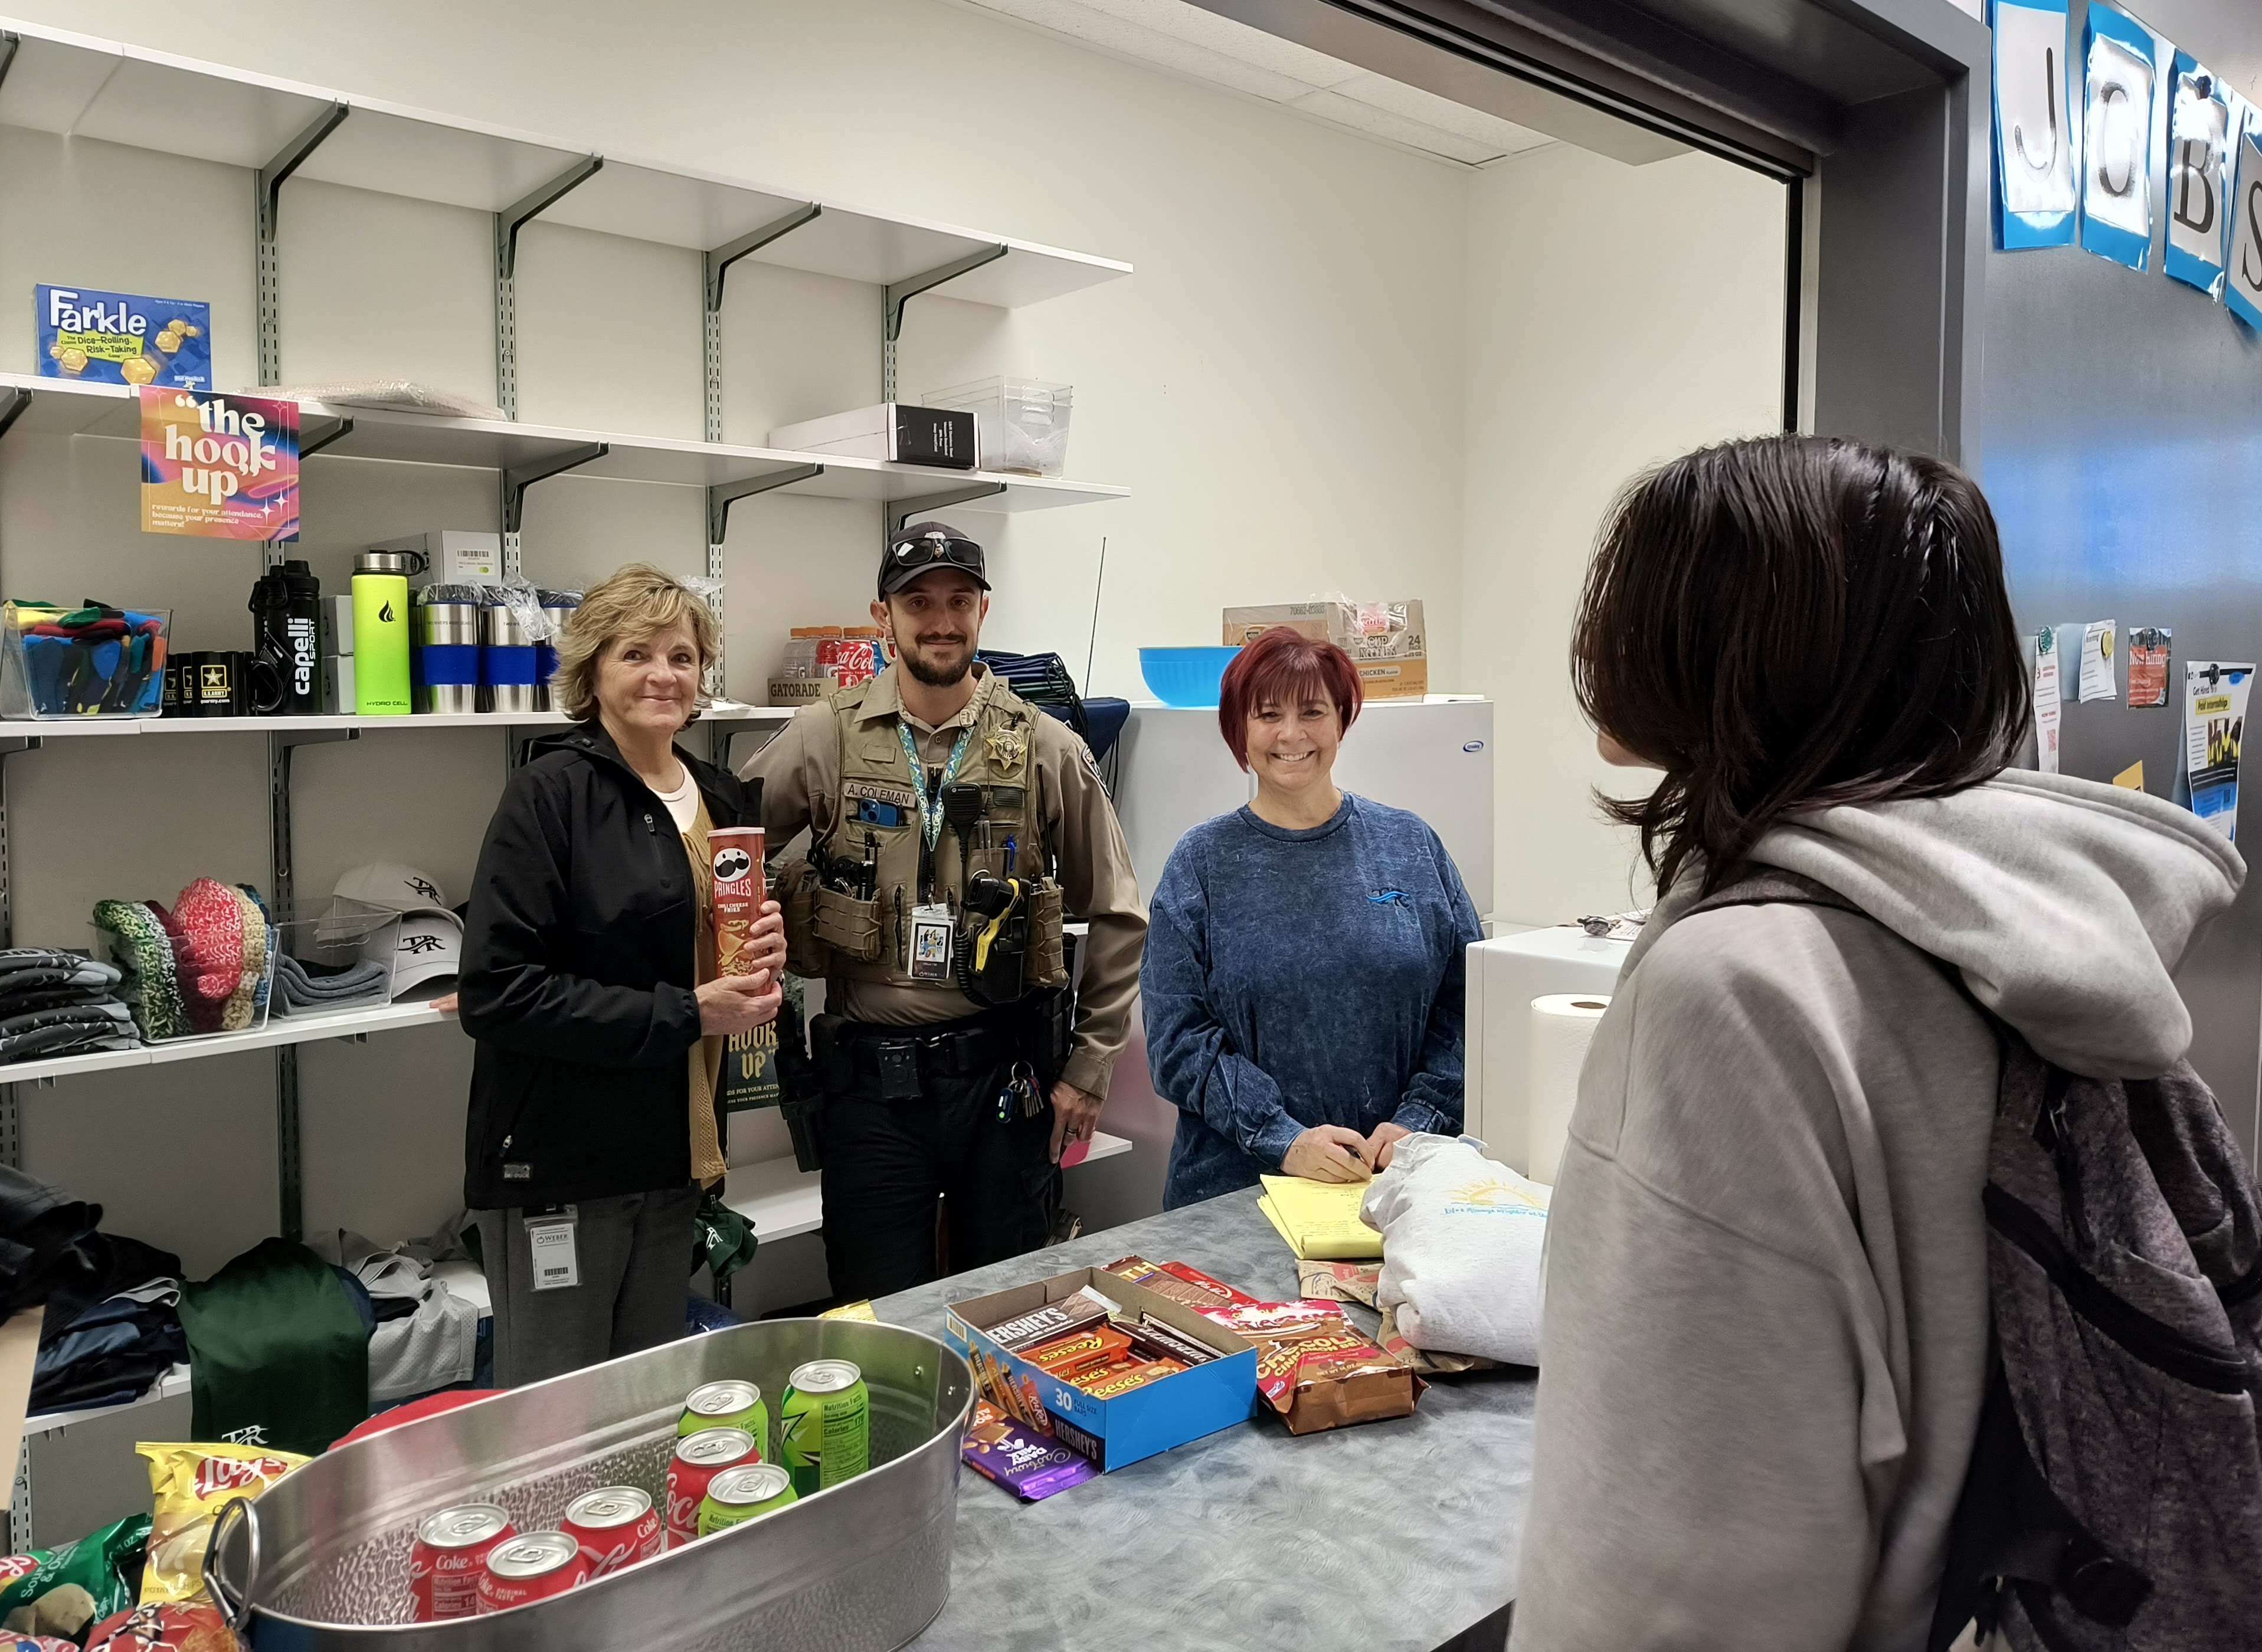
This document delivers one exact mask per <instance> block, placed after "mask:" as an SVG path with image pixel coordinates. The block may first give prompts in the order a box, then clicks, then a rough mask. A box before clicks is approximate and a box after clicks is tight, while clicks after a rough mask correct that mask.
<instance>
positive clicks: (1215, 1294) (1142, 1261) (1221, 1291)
mask: <svg viewBox="0 0 2262 1652" xmlns="http://www.w3.org/2000/svg"><path fill="white" fill-rule="evenodd" d="M1100 1271H1101V1272H1103V1273H1108V1274H1113V1275H1115V1276H1116V1277H1117V1278H1118V1279H1127V1280H1129V1281H1130V1282H1132V1283H1133V1284H1135V1285H1139V1286H1142V1287H1144V1288H1145V1289H1149V1290H1151V1291H1153V1292H1154V1293H1155V1294H1156V1296H1165V1297H1168V1298H1169V1299H1170V1300H1171V1301H1172V1302H1182V1303H1184V1304H1185V1305H1186V1306H1187V1307H1189V1308H1199V1309H1210V1308H1228V1307H1234V1306H1237V1305H1239V1304H1243V1303H1247V1302H1251V1301H1254V1300H1255V1298H1253V1297H1250V1296H1243V1294H1242V1293H1241V1292H1239V1291H1237V1290H1235V1289H1234V1288H1233V1287H1232V1286H1230V1285H1228V1284H1223V1283H1221V1282H1219V1281H1217V1280H1214V1279H1212V1278H1211V1277H1210V1276H1209V1275H1207V1274H1205V1273H1201V1272H1199V1271H1198V1270H1196V1269H1194V1268H1188V1267H1187V1266H1186V1265H1185V1263H1184V1262H1150V1261H1148V1260H1147V1259H1146V1258H1145V1257H1143V1256H1125V1257H1120V1258H1119V1259H1117V1260H1116V1261H1112V1262H1110V1263H1108V1264H1107V1266H1106V1268H1102V1269H1101V1270H1100Z"/></svg>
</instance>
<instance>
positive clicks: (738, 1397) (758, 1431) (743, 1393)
mask: <svg viewBox="0 0 2262 1652" xmlns="http://www.w3.org/2000/svg"><path fill="white" fill-rule="evenodd" d="M708 1428H743V1429H745V1430H746V1432H747V1433H750V1434H752V1435H753V1437H754V1452H755V1454H756V1455H757V1456H762V1455H767V1453H768V1449H769V1439H770V1408H769V1407H768V1406H767V1405H765V1404H762V1390H760V1389H759V1388H757V1387H755V1386H754V1384H753V1383H741V1382H737V1381H726V1382H721V1383H702V1384H700V1386H698V1387H697V1388H695V1389H693V1390H691V1393H690V1395H689V1396H688V1397H687V1398H686V1399H685V1400H684V1402H683V1416H682V1417H681V1419H680V1420H678V1422H677V1423H676V1425H675V1433H676V1438H678V1439H679V1440H688V1439H689V1438H690V1437H691V1436H692V1435H694V1434H695V1433H699V1432H700V1431H702V1429H708Z"/></svg>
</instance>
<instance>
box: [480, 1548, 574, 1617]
mask: <svg viewBox="0 0 2262 1652" xmlns="http://www.w3.org/2000/svg"><path fill="white" fill-rule="evenodd" d="M588 1581H589V1562H588V1557H587V1555H583V1554H582V1553H581V1545H580V1542H579V1541H576V1540H575V1539H573V1538H571V1537H568V1536H567V1535H566V1533H563V1532H529V1533H526V1535H525V1536H523V1537H514V1538H509V1539H507V1540H506V1541H503V1542H501V1543H498V1544H496V1545H495V1546H494V1548H493V1549H491V1550H490V1551H489V1552H488V1554H487V1569H486V1570H485V1571H484V1572H482V1573H480V1574H479V1611H480V1612H481V1613H483V1614H484V1613H486V1612H508V1611H509V1610H510V1609H511V1608H512V1607H513V1606H522V1605H526V1604H527V1603H528V1602H529V1601H534V1600H548V1599H551V1598H552V1597H554V1596H558V1595H562V1594H564V1593H565V1592H566V1591H567V1590H569V1589H578V1588H580V1586H581V1585H582V1584H586V1583H587V1582H588Z"/></svg>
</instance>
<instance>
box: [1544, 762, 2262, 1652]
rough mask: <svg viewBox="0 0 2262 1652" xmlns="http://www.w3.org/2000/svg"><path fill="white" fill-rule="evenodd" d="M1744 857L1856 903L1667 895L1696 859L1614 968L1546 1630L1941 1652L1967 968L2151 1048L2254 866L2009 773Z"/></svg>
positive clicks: (1958, 1326) (2038, 1010)
mask: <svg viewBox="0 0 2262 1652" xmlns="http://www.w3.org/2000/svg"><path fill="white" fill-rule="evenodd" d="M1753 858H1754V859H1755V860H1757V861H1760V862H1761V863H1762V864H1764V865H1767V866H1777V867H1781V868H1783V869H1784V870H1786V871H1790V872H1794V873H1799V874H1801V875H1803V876H1805V877H1807V878H1811V879H1812V880H1815V881H1816V882H1818V883H1820V884H1822V885H1824V886H1825V887H1827V888H1829V889H1831V890H1833V891H1834V892H1835V893H1837V894H1839V895H1841V896H1842V897H1844V898H1845V899H1846V900H1847V901H1850V902H1852V903H1853V904H1854V905H1855V906H1856V907H1858V908H1860V909H1861V910H1860V912H1849V911H1847V910H1844V909H1841V908H1836V907H1827V906H1819V905H1805V904H1776V905H1758V906H1740V907H1727V908H1718V909H1712V910H1710V911H1705V912H1701V913H1697V914H1696V915H1695V916H1690V917H1689V918H1687V919H1686V920H1685V921H1676V920H1677V919H1678V918H1679V917H1680V915H1681V914H1682V913H1684V912H1686V911H1687V910H1688V909H1689V907H1690V906H1691V905H1693V904H1695V895H1694V892H1693V890H1691V889H1690V888H1689V887H1686V886H1683V887H1681V888H1678V889H1676V890H1675V891H1674V892H1673V893H1672V894H1669V895H1668V896H1667V897H1666V898H1665V899H1664V900H1662V901H1660V903H1659V905H1658V909H1657V910H1656V912H1655V913H1654V914H1653V916H1652V917H1651V919H1650V922H1649V924H1648V926H1647V928H1646V931H1645V932H1644V934H1643V936H1642V938H1641V940H1640V941H1639V943H1638V944H1637V945H1635V947H1634V949H1633V952H1632V956H1631V957H1630V958H1629V959H1628V960H1627V964H1626V968H1625V972H1624V975H1623V976H1622V977H1621V979H1620V982H1619V986H1618V990H1617V995H1616V996H1615V997H1614V998H1613V1000H1612V1001H1611V1004H1610V1013H1609V1014H1608V1015H1606V1016H1604V1017H1603V1022H1602V1024H1601V1026H1600V1027H1599V1028H1598V1029H1597V1030H1596V1035H1595V1042H1594V1046H1593V1049H1592V1051H1591V1052H1590V1053H1589V1054H1588V1058H1587V1064H1586V1068H1585V1071H1584V1073H1583V1074H1582V1076H1581V1081H1580V1086H1579V1104H1578V1108H1577V1110H1576V1112H1575V1114H1574V1117H1573V1119H1572V1123H1571V1137H1570V1145H1569V1146H1568V1147H1567V1149H1566V1151H1565V1153H1564V1158H1563V1169H1562V1174H1561V1178H1560V1182H1559V1183H1558V1185H1557V1188H1556V1192H1555V1198H1554V1203H1553V1209H1552V1215H1551V1217H1550V1218H1549V1229H1550V1232H1549V1235H1548V1261H1547V1278H1546V1303H1545V1319H1544V1323H1543V1326H1542V1331H1541V1344H1540V1347H1541V1358H1540V1380H1539V1400H1538V1439H1537V1443H1536V1448H1535V1449H1536V1456H1535V1463H1534V1468H1533V1485H1532V1496H1531V1512H1530V1515H1529V1518H1528V1519H1527V1521H1526V1523H1525V1526H1524V1555H1523V1569H1522V1577H1521V1581H1520V1584H1519V1587H1518V1591H1517V1600H1516V1622H1515V1636H1514V1641H1513V1644H1514V1645H1515V1646H1516V1648H1524V1649H1526V1652H1651V1649H1655V1652H1665V1649H1666V1648H1675V1649H1676V1652H1678V1649H1681V1648H1686V1649H1687V1652H1716V1649H1718V1648H1731V1647H1733V1648H1736V1649H1737V1652H1835V1649H1836V1648H1855V1649H1857V1652H1919V1649H1920V1648H1922V1646H1923V1644H1924V1639H1925V1634H1926V1631H1927V1627H1929V1623H1930V1619H1931V1613H1932V1605H1933V1598H1934V1594H1935V1593H1936V1592H1937V1589H1938V1584H1939V1576H1940V1570H1941V1563H1942V1559H1943V1555H1944V1553H1945V1544H1946V1541H1947V1534H1948V1527H1949V1520H1950V1518H1951V1516H1952V1515H1953V1513H1954V1510H1955V1505H1956V1494H1957V1492H1958V1491H1959V1490H1961V1488H1962V1485H1963V1472H1964V1469H1965V1465H1966V1462H1967V1460H1968V1459H1969V1457H1970V1447H1971V1440H1972V1437H1973V1433H1974V1431H1975V1430H1976V1428H1977V1422H1978V1413H1979V1402H1980V1398H1981V1390H1982V1387H1983V1382H1984V1376H1985V1359H1986V1350H1987V1327H1988V1320H1987V1259H1986V1243H1985V1223H1984V1219H1983V1217H1982V1216H1981V1212H1980V1203H1979V1189H1980V1187H1981V1185H1982V1184H1983V1183H1984V1182H1985V1177H1986V1160H1987V1140H1988V1134H1989V1129H1990V1126H1991V1124H1992V1115H1993V1111H1994V1106H1995V1087H1996V1080H1997V1068H1998V1059H1997V1055H1996V1047H1995V1040H1994V1035H1993V1033H1992V1031H1991V1030H1990V1027H1989V1024H1988V1023H1987V1021H1986V1019H1985V1017H1984V1016H1981V1015H1980V1014H1979V1013H1978V1012H1977V1010H1976V1009H1974V1008H1973V1007H1972V1004H1971V1002H1970V1001H1969V1000H1967V999H1966V998H1965V997H1964V996H1963V994H1962V993H1960V992H1958V990H1957V989H1956V986H1955V984H1954V983H1953V982H1952V981H1951V980H1950V978H1949V973H1948V970H1953V971H1954V972H1955V973H1956V975H1957V976H1959V977H1960V978H1961V980H1962V983H1963V988H1964V989H1965V990H1967V991H1969V993H1970V995H1971V997H1972V998H1974V999H1977V1001H1978V1002H1980V1003H1982V1004H1985V1005H1986V1006H1987V1007H1988V1009H1990V1010H1992V1012H1993V1013H1994V1014H1995V1015H1997V1016H2000V1017H2001V1018H2002V1019H2003V1020H2004V1021H2006V1022H2007V1023H2009V1024H2011V1025H2012V1026H2013V1027H2015V1028H2017V1029H2018V1031H2020V1032H2021V1034H2023V1035H2024V1036H2025V1038H2027V1040H2028V1043H2030V1044H2031V1045H2034V1047H2035V1050H2036V1051H2037V1052H2039V1053H2041V1054H2042V1055H2043V1056H2045V1057H2047V1058H2048V1059H2050V1060H2052V1061H2055V1062H2057V1063H2058V1064H2060V1065H2061V1066H2064V1067H2068V1068H2071V1069H2072V1070H2074V1071H2076V1072H2079V1073H2085V1074H2099V1075H2106V1074H2110V1075H2117V1076H2123V1077H2139V1076H2149V1075H2150V1074H2156V1073H2158V1072H2159V1071H2161V1070H2162V1069H2163V1068H2165V1067H2168V1066H2170V1065H2171V1064H2172V1063H2173V1062H2174V1060H2175V1059H2177V1058H2178V1057H2179V1056H2180V1055H2182V1054H2183V1052H2184V1050H2185V1047H2186V1045H2188V1044H2189V1042H2190V1040H2191V1018H2190V1016H2189V1015H2188V1014H2187V1013H2186V1010H2185V1009H2184V1005H2183V1002H2182V1000H2181V999H2180V998H2179V996H2178V995H2177V993H2176V989H2175V986H2174V983H2173V982H2172V980H2171V979H2170V977H2171V975H2172V972H2173V971H2174V969H2175V967H2176V966H2177V965H2178V963H2179V961H2180V960H2181V959H2183V957H2184V955H2185V954H2186V952H2187V951H2188V950H2189V948H2190V946H2191V944H2192V942H2193V940H2194V937H2195V936H2196V934H2197V932H2198V931H2199V930H2200V929H2201V926H2202V925H2203V924H2205V923H2207V921H2208V919H2210V918H2212V917H2213V916H2215V914H2216V913H2218V912H2220V911H2222V909H2224V908H2225V907H2227V906H2228V905H2230V901H2231V898H2232V896H2233V895H2235V894H2237V891H2238V887H2239V885H2240V883H2241V882H2243V881H2244V878H2245V865H2244V862H2243V861H2242V860H2241V859H2240V858H2239V856H2238V853H2237V851H2236V850H2234V849H2233V848H2232V847H2231V846H2230V844H2227V843H2225V842H2224V841H2222V838H2220V837H2217V836H2216V835H2215V833H2213V832H2212V831H2210V830H2208V829H2207V828H2205V827H2203V826H2201V824H2200V823H2199V822H2198V821H2197V820H2196V819H2194V817H2193V816H2192V815H2190V814H2189V813H2187V812H2186V811H2185V810H2183V809H2180V808H2176V807H2174V806H2173V805H2172V804H2168V803H2165V802H2162V801H2159V800H2158V799H2156V798H2152V797H2148V796H2146V795H2144V794H2142V793H2137V792H2129V791H2122V790H2116V789H2115V788H2114V787H2111V786H2099V785H2096V784H2093V783H2091V782H2088V781H2083V780H2075V779H2064V778H2062V777H2058V776H2054V775H2037V774H2031V773H2027V772H2020V771H2010V772H2005V773H2004V774H2002V775H2001V776H1999V778H1998V779H1994V780H1992V781H1990V782H1989V783H1987V784H1986V785H1984V786H1975V787H1973V788H1971V789H1970V790H1969V791H1965V792H1962V793H1959V794H1956V796H1953V797H1949V798H1940V799H1933V800H1927V801H1920V802H1907V803H1894V804H1886V805H1882V806H1878V807H1874V808H1839V809H1830V810H1825V811H1821V812H1819V813H1817V814H1814V815H1807V816H1805V817H1802V819H1801V820H1800V821H1799V822H1798V823H1797V824H1796V825H1790V826H1785V827H1783V828H1782V829H1780V830H1776V831H1775V832H1772V833H1770V834H1769V836H1768V837H1767V838H1766V839H1765V840H1764V841H1762V843H1761V844H1760V846H1759V848H1758V850H1757V851H1755V852H1754V857H1753ZM1862 914H1867V916H1862ZM1873 920H1874V921H1873ZM1943 965H1944V966H1947V969H1943V967H1942V966H1943Z"/></svg>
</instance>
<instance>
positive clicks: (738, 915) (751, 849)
mask: <svg viewBox="0 0 2262 1652" xmlns="http://www.w3.org/2000/svg"><path fill="white" fill-rule="evenodd" d="M707 852H708V855H709V856H710V865H711V866H712V869H713V871H714V873H715V973H717V975H746V974H750V973H753V971H752V969H751V968H750V967H749V966H746V965H744V964H742V963H741V961H740V959H741V956H742V955H743V954H744V953H745V952H746V951H747V950H748V949H749V948H751V947H752V946H753V939H754V923H755V920H757V919H758V918H760V916H761V915H762V901H764V900H765V899H766V898H767V894H768V885H767V883H766V882H765V881H764V877H765V874H764V872H763V869H762V829H761V828H760V827H759V826H724V827H718V828H717V829H715V830H711V831H710V832H709V833H708V834H707Z"/></svg>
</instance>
